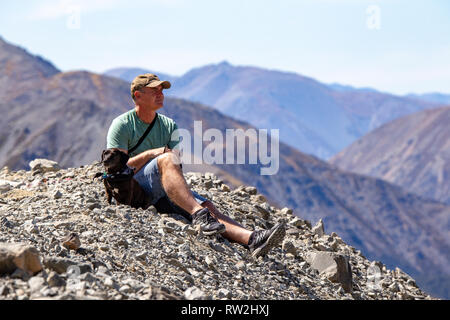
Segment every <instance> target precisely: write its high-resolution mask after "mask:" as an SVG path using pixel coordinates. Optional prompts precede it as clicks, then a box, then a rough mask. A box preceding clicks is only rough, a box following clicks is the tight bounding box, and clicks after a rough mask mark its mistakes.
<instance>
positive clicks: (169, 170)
mask: <svg viewBox="0 0 450 320" xmlns="http://www.w3.org/2000/svg"><path fill="white" fill-rule="evenodd" d="M178 161H179V158H178V157H177V155H175V154H174V153H172V152H168V153H164V154H163V155H161V156H159V157H158V169H159V173H160V175H161V183H162V185H163V188H164V190H165V191H166V194H167V196H168V197H169V198H170V200H171V201H173V202H174V203H175V204H176V205H177V206H179V207H180V208H182V209H184V210H185V211H187V212H188V213H190V214H194V213H195V212H196V211H198V210H201V209H203V207H202V206H201V205H200V204H199V203H198V202H197V201H196V200H195V198H194V196H193V195H192V193H191V190H190V189H189V187H188V185H187V183H186V180H184V176H183V172H182V171H181V168H180V166H179V165H178V164H177V163H179V162H178Z"/></svg>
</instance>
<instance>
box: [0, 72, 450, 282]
mask: <svg viewBox="0 0 450 320" xmlns="http://www.w3.org/2000/svg"><path fill="white" fill-rule="evenodd" d="M0 70H3V69H1V68H0ZM20 71H25V70H20ZM0 73H1V71H0ZM0 76H1V75H0ZM19 102H20V103H19ZM17 106H20V108H17ZM131 106H132V101H131V98H130V93H129V84H128V83H127V82H125V81H122V80H119V79H113V78H111V77H106V76H101V75H96V74H93V73H89V72H70V73H61V74H57V75H54V76H52V77H50V78H49V79H48V80H46V81H41V82H40V83H38V84H35V86H34V87H33V89H31V90H28V91H27V92H26V93H22V94H21V95H18V96H15V97H14V98H12V99H8V100H4V101H3V103H2V104H0V110H1V111H2V113H3V114H5V117H3V118H1V119H0V123H1V124H2V125H1V126H0V137H4V138H3V139H2V143H1V144H0V156H1V157H0V167H1V166H4V165H5V163H8V166H10V169H13V170H16V169H19V168H22V169H23V168H26V166H27V164H28V162H29V161H30V160H32V159H34V158H37V157H45V158H50V159H52V160H56V161H58V162H60V164H61V165H62V166H64V167H72V166H78V165H81V164H83V163H89V162H91V161H94V160H99V157H100V153H101V150H102V149H103V148H104V147H105V139H106V131H107V128H108V126H109V124H110V122H111V120H112V119H113V118H114V117H116V116H117V115H119V114H120V113H123V112H124V111H126V110H128V109H129V108H130V107H131ZM80 110H81V112H80ZM23 111H26V112H23ZM161 112H163V113H164V114H165V115H168V116H169V117H171V118H173V119H175V121H177V123H178V125H179V127H181V128H186V129H188V130H190V131H191V132H192V127H193V121H194V120H198V119H201V120H203V121H204V129H205V130H206V129H208V128H217V129H219V130H220V131H221V132H224V130H225V129H228V128H230V129H237V128H242V129H248V128H253V126H251V125H250V124H248V123H244V122H242V121H239V120H236V119H232V118H229V117H227V116H225V115H224V114H222V113H220V112H218V111H217V110H215V109H212V108H209V107H207V106H205V105H201V104H198V103H193V102H190V101H186V100H183V99H179V98H170V97H167V98H166V100H165V106H164V108H163V109H162V110H161ZM36 119H43V120H44V121H42V122H41V121H36ZM12 123H14V127H12V125H11V124H12ZM203 142H204V145H206V142H205V141H203ZM12 152H15V153H14V157H13V158H11V157H10V155H11V154H12ZM260 168H261V164H258V165H249V164H246V165H220V166H208V167H207V169H208V171H210V170H217V171H220V172H226V173H227V174H228V179H229V180H232V181H234V182H235V183H241V182H243V183H245V184H247V185H253V186H255V187H257V188H258V190H260V192H261V193H262V194H264V196H266V197H267V198H268V199H270V200H271V201H273V202H276V203H278V204H279V205H280V206H287V207H290V208H292V209H293V210H294V213H295V214H296V215H297V216H300V217H305V218H308V219H310V220H311V221H314V222H315V221H317V220H318V219H320V218H323V220H324V222H325V224H326V225H327V227H328V228H330V230H332V231H336V232H338V233H340V234H341V236H342V237H343V239H345V240H346V241H350V242H351V243H352V244H355V245H356V246H357V247H358V248H359V249H360V250H363V252H364V253H365V255H367V256H370V257H371V258H372V259H377V260H379V259H381V258H383V261H384V263H386V264H388V265H393V266H399V267H400V268H402V269H404V270H406V271H407V272H408V273H410V274H414V275H416V274H417V275H419V274H423V272H424V270H434V271H435V273H441V274H444V275H445V272H446V271H448V270H447V269H446V266H447V265H448V257H446V256H445V255H443V254H442V252H444V253H445V252H448V251H449V250H448V244H447V243H446V241H441V238H443V237H444V236H442V234H443V232H444V231H445V230H443V229H442V228H443V225H445V221H444V220H443V219H444V218H443V217H445V216H446V215H448V212H449V207H448V206H446V205H444V204H441V203H439V202H435V201H430V200H427V199H423V198H421V197H418V196H416V195H414V194H410V193H406V192H404V191H403V190H402V189H400V188H397V187H396V186H392V185H391V184H389V183H386V182H384V181H382V180H379V179H374V178H369V177H365V176H361V175H356V174H351V173H346V172H343V171H341V170H338V169H337V168H335V167H333V166H331V165H329V164H327V163H325V162H323V161H321V160H320V159H318V158H317V157H314V156H311V155H307V154H305V153H302V152H300V151H297V150H295V149H293V148H291V147H289V146H288V145H285V144H283V143H280V167H279V172H278V174H276V175H273V176H261V175H259V172H260ZM230 177H231V178H230ZM220 178H221V179H223V180H225V179H226V178H227V177H226V176H221V177H220ZM368 208H369V209H368ZM409 212H412V213H411V214H409ZM400 213H401V214H400ZM426 215H429V219H428V222H427V223H425V224H423V223H422V222H421V221H422V219H424V218H425V216H426ZM378 216H380V217H382V219H381V220H380V219H378V220H377V217H378ZM415 220H417V223H414V221H415ZM361 221H363V222H361ZM364 221H365V222H364ZM395 221H396V222H397V223H394V222H395ZM443 221H444V222H443ZM387 223H389V228H388V227H386V226H385V224H387ZM422 224H423V226H424V227H419V226H418V225H422ZM374 225H376V226H377V228H378V229H379V231H378V232H375V231H374V230H373V228H374V227H373V226H374ZM444 235H445V233H444ZM444 238H445V237H444ZM420 285H421V286H422V285H426V284H420Z"/></svg>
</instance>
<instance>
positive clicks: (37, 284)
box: [28, 276, 45, 293]
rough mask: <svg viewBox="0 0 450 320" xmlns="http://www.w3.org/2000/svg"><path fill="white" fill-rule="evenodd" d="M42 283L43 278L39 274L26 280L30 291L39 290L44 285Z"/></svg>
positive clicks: (43, 281)
mask: <svg viewBox="0 0 450 320" xmlns="http://www.w3.org/2000/svg"><path fill="white" fill-rule="evenodd" d="M44 284H45V280H44V278H42V277H40V276H36V277H31V278H30V280H28V285H29V287H30V290H31V292H32V293H34V292H38V291H40V290H41V289H42V288H43V287H44Z"/></svg>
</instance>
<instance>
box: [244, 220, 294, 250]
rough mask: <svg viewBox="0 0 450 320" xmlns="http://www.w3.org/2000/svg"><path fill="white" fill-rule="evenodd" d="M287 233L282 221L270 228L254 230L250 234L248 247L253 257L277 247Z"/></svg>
mask: <svg viewBox="0 0 450 320" xmlns="http://www.w3.org/2000/svg"><path fill="white" fill-rule="evenodd" d="M285 234H286V230H285V227H284V224H282V223H280V224H277V225H275V226H273V227H272V228H270V229H269V230H259V231H254V232H253V233H252V235H251V236H250V240H249V243H248V247H249V249H250V252H251V253H252V257H254V258H258V257H259V256H264V255H266V254H267V252H269V251H270V249H272V248H274V247H276V246H277V245H278V244H279V243H280V242H281V241H283V238H284V236H285Z"/></svg>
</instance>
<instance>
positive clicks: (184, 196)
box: [158, 152, 252, 244]
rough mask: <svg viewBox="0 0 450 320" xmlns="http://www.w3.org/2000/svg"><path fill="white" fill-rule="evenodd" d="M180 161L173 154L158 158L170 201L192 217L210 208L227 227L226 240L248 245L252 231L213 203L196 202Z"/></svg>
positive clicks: (214, 215) (163, 183)
mask: <svg viewBox="0 0 450 320" xmlns="http://www.w3.org/2000/svg"><path fill="white" fill-rule="evenodd" d="M178 160H179V158H177V156H176V155H175V154H174V153H171V152H169V153H165V154H164V155H162V156H160V157H159V158H158V169H159V172H160V174H161V183H162V185H163V188H164V190H165V191H166V194H167V196H168V197H169V198H170V200H171V201H173V202H174V203H175V204H176V205H177V206H179V207H180V208H182V209H184V210H185V211H187V212H188V213H190V214H191V215H192V214H194V213H195V212H197V211H198V210H201V209H203V208H204V207H205V208H208V209H209V211H210V213H211V215H212V216H213V217H214V218H216V219H217V220H218V221H219V222H220V223H222V224H224V225H225V228H226V231H225V232H224V233H222V235H223V236H224V237H225V238H227V239H228V240H231V241H235V242H238V243H241V244H247V243H248V240H249V238H250V235H251V234H252V232H251V231H249V230H247V229H245V228H244V227H243V226H241V225H240V224H239V223H237V222H236V221H234V220H233V219H231V218H230V217H228V216H226V215H224V214H222V213H221V212H220V211H219V210H217V208H216V207H215V206H214V205H213V204H212V202H211V201H206V202H204V203H203V204H202V205H200V204H199V203H198V202H197V201H196V200H195V198H194V196H193V195H192V193H191V190H190V189H189V187H188V185H187V183H186V180H185V179H184V176H183V172H182V171H181V169H180V166H179V165H178V163H179V162H177V161H178Z"/></svg>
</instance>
